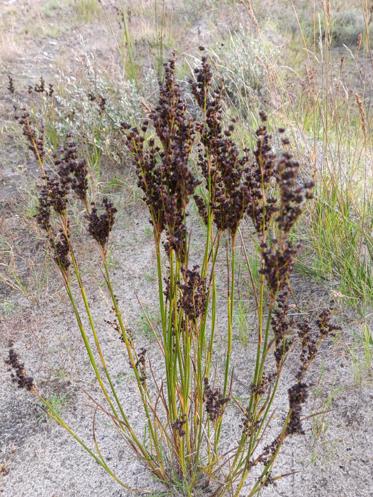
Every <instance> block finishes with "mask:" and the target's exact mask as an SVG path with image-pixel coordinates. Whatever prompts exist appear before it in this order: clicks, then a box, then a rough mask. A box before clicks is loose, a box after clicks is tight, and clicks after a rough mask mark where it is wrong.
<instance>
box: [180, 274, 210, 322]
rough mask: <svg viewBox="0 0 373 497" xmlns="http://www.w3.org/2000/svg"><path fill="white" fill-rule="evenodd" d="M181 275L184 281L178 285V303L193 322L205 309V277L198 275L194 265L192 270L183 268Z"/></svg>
mask: <svg viewBox="0 0 373 497" xmlns="http://www.w3.org/2000/svg"><path fill="white" fill-rule="evenodd" d="M183 275H184V282H185V283H183V284H181V285H180V289H181V298H180V305H181V307H182V309H183V311H184V312H185V315H186V316H187V317H188V318H189V319H190V320H191V321H194V322H195V321H197V319H198V318H199V317H200V316H201V315H202V314H203V313H204V312H205V309H206V303H207V290H206V279H205V278H202V276H201V275H200V272H199V267H198V266H194V267H193V269H192V270H191V269H184V270H183Z"/></svg>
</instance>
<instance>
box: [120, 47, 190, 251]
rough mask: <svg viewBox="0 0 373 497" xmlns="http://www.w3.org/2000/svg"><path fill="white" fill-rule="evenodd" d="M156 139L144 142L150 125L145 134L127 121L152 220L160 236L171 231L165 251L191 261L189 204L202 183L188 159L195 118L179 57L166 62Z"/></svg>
mask: <svg viewBox="0 0 373 497" xmlns="http://www.w3.org/2000/svg"><path fill="white" fill-rule="evenodd" d="M150 120H151V122H152V125H153V127H154V130H155V134H156V137H157V143H156V140H155V139H154V138H151V139H149V140H148V141H146V140H145V135H146V132H147V130H148V125H149V123H148V121H145V123H144V124H143V127H142V129H141V130H138V129H137V128H131V127H130V126H129V125H127V124H125V123H123V124H122V128H123V129H124V131H125V135H126V139H127V144H128V147H129V150H130V151H131V152H132V155H133V158H134V161H135V163H136V168H137V175H138V185H139V187H140V188H141V189H142V191H143V192H144V200H145V202H146V203H147V205H148V208H149V211H150V215H151V222H152V224H153V226H154V228H155V230H156V233H157V235H158V236H159V237H160V235H161V233H162V231H163V230H165V231H166V243H165V248H166V251H167V252H168V253H170V252H171V250H174V251H175V253H176V255H177V257H178V258H179V260H181V261H185V257H186V252H187V250H186V243H187V240H186V227H185V219H186V216H187V212H186V210H187V206H188V203H189V199H190V196H191V195H192V194H193V192H194V190H195V188H196V186H197V184H198V181H197V180H196V179H195V177H194V176H193V174H192V172H191V171H190V169H189V165H188V161H189V156H190V153H191V151H192V146H193V142H194V137H195V126H194V122H193V119H192V118H191V117H190V115H189V114H188V112H187V108H186V104H185V102H184V100H183V98H182V95H181V89H180V86H179V84H178V83H177V81H176V75H175V58H174V56H173V57H172V58H171V59H170V60H169V61H168V63H167V64H165V76H164V82H163V83H162V84H160V88H159V101H158V105H157V106H156V107H155V109H153V110H152V111H151V113H150Z"/></svg>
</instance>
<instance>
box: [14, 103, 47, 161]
mask: <svg viewBox="0 0 373 497" xmlns="http://www.w3.org/2000/svg"><path fill="white" fill-rule="evenodd" d="M15 119H16V120H17V121H18V123H19V124H20V125H21V126H22V132H23V136H24V137H25V138H26V140H27V141H28V148H29V150H31V152H32V153H33V154H34V156H35V159H36V160H37V161H38V162H39V164H40V163H43V161H44V157H45V148H44V126H43V124H41V125H40V126H39V129H36V128H35V127H34V126H33V125H32V123H31V116H30V114H29V112H27V111H26V110H25V109H22V110H21V114H20V115H18V114H17V115H16V117H15Z"/></svg>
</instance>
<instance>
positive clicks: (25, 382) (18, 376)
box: [5, 342, 34, 391]
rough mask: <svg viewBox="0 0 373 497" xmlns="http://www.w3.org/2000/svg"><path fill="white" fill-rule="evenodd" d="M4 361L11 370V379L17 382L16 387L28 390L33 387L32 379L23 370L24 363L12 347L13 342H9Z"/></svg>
mask: <svg viewBox="0 0 373 497" xmlns="http://www.w3.org/2000/svg"><path fill="white" fill-rule="evenodd" d="M5 363H6V364H7V365H8V366H10V368H11V370H12V381H14V382H15V383H17V385H18V388H25V389H26V390H28V391H32V390H33V389H34V379H33V378H32V377H31V376H29V375H28V374H27V372H26V370H25V365H24V364H23V363H22V362H21V361H20V359H19V355H18V354H17V352H16V351H15V350H14V348H13V343H12V342H11V343H10V344H9V353H8V358H7V359H6V360H5Z"/></svg>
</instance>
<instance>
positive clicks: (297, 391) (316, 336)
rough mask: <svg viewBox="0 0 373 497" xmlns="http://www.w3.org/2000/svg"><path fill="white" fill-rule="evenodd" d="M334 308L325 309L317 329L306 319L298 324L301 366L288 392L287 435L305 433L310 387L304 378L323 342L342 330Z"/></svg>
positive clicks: (320, 316) (318, 320) (317, 323)
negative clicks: (304, 415)
mask: <svg viewBox="0 0 373 497" xmlns="http://www.w3.org/2000/svg"><path fill="white" fill-rule="evenodd" d="M331 319H332V307H328V308H326V309H323V310H322V311H321V312H320V314H319V316H318V318H317V319H316V322H315V324H316V328H317V330H315V329H314V326H312V325H311V323H310V322H309V320H307V319H305V320H302V321H301V322H299V323H298V336H299V338H300V339H301V352H300V356H299V359H300V366H299V369H298V372H297V374H296V378H297V383H295V384H294V385H293V386H292V387H291V388H289V390H288V395H289V407H290V420H289V424H288V427H287V433H288V434H292V433H300V434H302V433H304V430H303V428H302V423H301V414H302V405H303V404H304V403H305V402H306V400H307V397H308V387H309V385H307V384H306V383H305V382H304V376H305V373H306V371H307V370H308V368H309V366H310V364H311V363H312V362H313V361H314V359H315V357H316V354H317V352H318V350H319V347H320V344H321V342H322V340H324V339H325V338H327V337H330V336H333V335H334V333H335V332H336V331H337V330H339V329H340V327H339V326H337V325H336V324H334V323H332V321H331Z"/></svg>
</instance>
